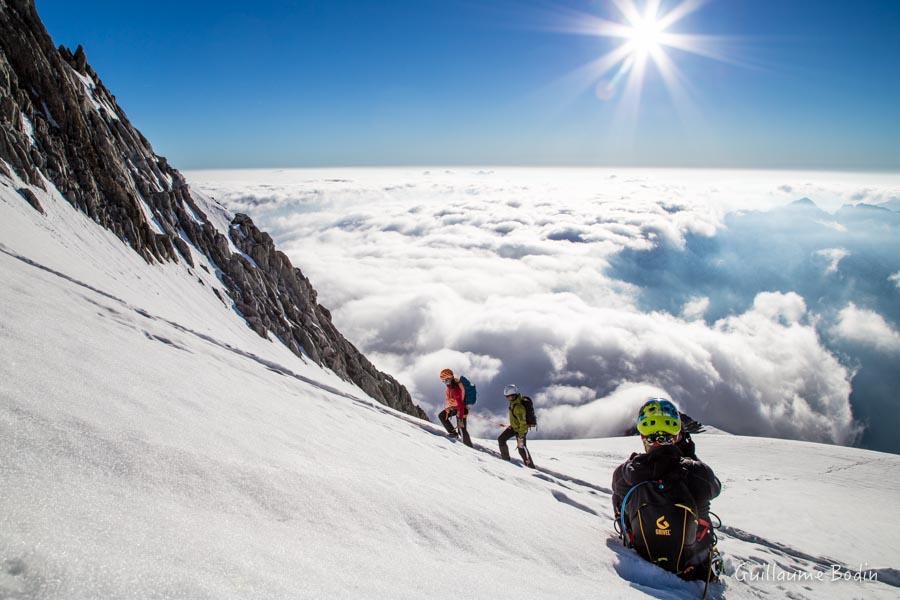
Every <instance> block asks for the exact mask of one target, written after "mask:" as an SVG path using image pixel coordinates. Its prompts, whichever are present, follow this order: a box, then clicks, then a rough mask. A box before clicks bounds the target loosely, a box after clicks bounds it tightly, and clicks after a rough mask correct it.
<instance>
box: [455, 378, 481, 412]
mask: <svg viewBox="0 0 900 600" xmlns="http://www.w3.org/2000/svg"><path fill="white" fill-rule="evenodd" d="M459 382H460V383H461V384H462V385H463V389H464V390H466V406H469V405H470V404H475V399H476V398H477V397H478V390H477V389H475V384H474V383H472V382H471V381H469V380H468V379H466V378H465V377H464V376H462V375H460V376H459Z"/></svg>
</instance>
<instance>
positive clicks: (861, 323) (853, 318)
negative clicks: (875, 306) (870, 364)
mask: <svg viewBox="0 0 900 600" xmlns="http://www.w3.org/2000/svg"><path fill="white" fill-rule="evenodd" d="M832 333H833V334H834V335H836V336H837V337H840V338H842V339H844V340H847V341H849V342H853V343H856V344H860V345H863V346H868V347H871V348H873V349H875V350H878V351H881V352H892V353H893V352H900V333H898V332H897V330H896V329H894V328H893V327H891V325H890V323H888V322H887V321H886V320H885V319H884V317H882V316H881V315H879V314H878V313H877V312H875V311H871V310H867V309H864V308H859V307H858V306H856V305H855V304H853V303H852V302H851V303H850V304H848V305H847V306H846V307H845V308H844V309H843V310H841V312H840V313H839V314H838V319H837V323H836V324H835V325H834V327H833V328H832Z"/></svg>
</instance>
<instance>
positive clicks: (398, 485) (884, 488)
mask: <svg viewBox="0 0 900 600" xmlns="http://www.w3.org/2000/svg"><path fill="white" fill-rule="evenodd" d="M3 183H4V185H0V243H2V247H0V278H2V281H3V282H4V285H3V286H2V288H0V306H2V307H3V308H2V318H0V457H2V460H0V477H2V484H3V485H2V486H0V597H3V598H114V597H115V598H120V597H122V598H124V597H134V598H322V597H327V598H349V597H354V598H358V597H365V598H421V597H434V598H450V597H460V596H461V597H466V598H488V597H490V598H507V597H526V598H531V597H570V598H595V597H598V596H601V597H611V598H630V597H636V598H637V597H646V596H651V597H660V598H694V597H698V596H699V592H700V586H699V584H696V583H685V582H681V581H679V580H677V579H676V578H674V577H673V576H670V575H668V574H665V573H663V572H661V571H659V570H657V569H656V568H654V567H651V566H649V565H647V564H646V563H644V562H642V561H641V560H639V559H637V558H636V557H635V556H634V555H632V554H630V553H629V552H627V551H625V550H623V549H622V548H621V547H620V546H619V545H618V543H617V542H616V540H615V537H614V533H613V529H612V524H611V523H610V520H609V514H610V506H609V490H608V486H609V480H610V474H611V470H612V468H613V467H614V466H615V464H617V463H618V462H619V461H621V460H622V459H624V458H626V457H627V455H628V453H629V452H630V451H631V450H633V449H635V448H636V446H637V443H638V442H637V440H636V439H635V438H627V439H605V440H584V441H577V442H533V451H534V454H535V457H536V460H537V461H538V464H539V466H540V467H541V469H540V470H538V471H537V472H534V471H530V470H526V469H523V468H521V467H520V466H518V465H516V464H512V465H510V464H506V463H503V462H501V461H499V460H498V459H497V457H496V455H495V453H494V452H493V446H494V444H493V442H492V441H490V440H486V441H483V442H481V443H480V444H479V446H480V447H479V450H480V451H472V450H470V449H468V448H465V447H464V446H462V445H461V444H458V443H455V442H451V441H449V440H447V439H446V438H445V437H444V436H443V435H442V433H441V430H440V428H439V427H436V426H434V425H431V424H429V423H426V422H424V421H421V420H418V419H415V418H412V417H410V416H408V415H404V414H402V413H398V412H396V411H393V410H392V409H390V408H387V407H384V406H383V405H381V404H379V403H377V402H375V401H374V400H373V399H371V398H367V397H366V396H365V395H364V394H363V393H362V392H361V391H360V390H359V389H358V388H355V387H354V386H352V385H351V384H348V383H346V382H345V381H343V380H341V379H340V378H338V377H337V376H335V375H334V374H332V373H330V372H328V371H326V370H323V369H321V368H320V367H318V366H316V365H314V364H311V363H306V362H304V361H303V360H302V359H301V358H299V357H297V356H296V355H294V354H292V353H291V352H290V351H289V350H288V349H287V348H284V347H283V346H281V345H279V344H273V343H269V342H267V341H265V340H263V339H262V338H259V337H258V336H256V335H255V334H254V333H253V332H252V331H251V330H249V329H248V328H246V327H245V326H244V325H243V323H242V321H241V319H240V317H239V316H237V315H236V314H235V313H234V311H231V310H229V309H228V308H227V307H225V306H224V305H222V304H221V303H217V301H216V300H215V296H214V295H212V294H209V293H208V291H206V290H205V289H204V288H205V287H207V286H212V285H216V283H217V282H216V279H215V277H214V276H212V275H210V276H209V277H206V276H205V275H204V273H203V270H202V269H195V270H191V271H188V269H187V267H186V266H185V265H183V264H181V265H177V264H148V263H146V262H144V261H143V260H142V259H141V258H140V257H138V256H137V255H136V254H135V253H133V252H132V251H131V250H129V249H128V248H127V247H126V246H124V245H123V244H121V242H120V241H119V240H118V239H117V238H115V237H114V236H112V234H110V233H109V232H108V231H106V230H103V229H101V228H100V227H98V226H97V225H96V224H94V223H93V222H91V221H90V220H89V219H87V218H86V217H84V216H83V214H82V213H79V212H78V211H76V210H75V209H74V208H72V207H71V205H69V204H68V203H67V202H65V201H64V200H63V199H62V198H59V197H57V196H55V195H53V194H52V193H47V194H42V195H41V197H40V201H41V203H42V205H43V206H44V208H45V210H46V212H47V216H46V217H43V216H41V215H40V214H39V213H37V212H36V211H34V210H32V209H31V208H30V207H29V206H28V205H27V204H25V203H24V202H23V201H22V199H21V198H20V197H19V196H18V194H17V193H16V192H15V191H14V189H13V187H14V186H15V185H16V183H17V182H9V181H4V182H3ZM198 277H199V278H200V279H201V280H203V281H204V285H201V284H200V283H198V282H197V278H198ZM209 298H213V301H210V300H209ZM698 445H699V453H700V455H701V456H703V457H704V458H706V459H707V460H709V461H710V463H711V464H713V466H714V467H715V468H716V470H717V471H718V472H719V474H720V476H721V477H722V479H723V481H724V482H725V486H726V488H725V492H724V494H723V496H722V498H721V500H719V501H717V502H716V503H715V505H714V510H716V512H718V514H719V515H721V516H722V518H723V520H724V521H725V525H726V527H728V529H726V530H724V531H723V533H722V535H721V538H722V541H721V547H722V550H723V551H724V552H725V554H726V557H727V558H728V560H729V564H730V568H731V569H732V571H733V572H734V574H735V575H736V576H739V575H740V571H739V569H740V568H741V567H740V565H741V563H742V561H744V560H745V559H752V560H757V561H759V562H760V563H765V564H768V563H771V564H775V565H780V566H779V567H778V568H781V569H800V570H807V569H810V568H812V567H813V566H819V567H820V568H821V569H824V571H823V572H824V573H826V580H825V581H814V582H802V583H798V582H777V581H746V580H744V581H740V580H738V579H736V578H734V577H732V578H729V579H727V580H726V582H725V583H724V584H723V585H719V586H716V587H715V588H714V594H715V595H718V596H722V595H724V596H727V597H729V598H758V597H767V596H772V597H785V596H790V597H794V598H803V597H806V598H821V597H835V598H853V597H860V596H864V597H867V598H893V597H896V595H897V587H896V586H897V585H898V583H900V581H898V578H897V574H896V572H895V571H890V570H887V569H889V568H891V567H896V566H897V565H898V564H900V560H898V552H897V550H896V547H897V546H896V544H894V543H893V540H894V539H895V538H896V536H897V534H898V525H896V522H895V521H894V520H893V519H892V518H891V516H892V515H891V511H892V509H893V507H894V506H895V505H896V497H897V494H896V492H897V484H896V482H895V481H893V480H892V479H893V478H892V475H895V474H896V473H897V472H898V467H900V457H896V456H893V455H886V454H879V453H874V452H867V451H861V450H855V449H850V448H842V447H832V446H821V445H815V444H806V443H798V442H788V441H775V440H767V439H755V438H746V437H739V436H699V438H698ZM786 486H789V487H786ZM861 506H864V507H865V510H860V507H861ZM841 509H843V510H841ZM832 561H838V562H840V563H841V564H843V565H846V566H850V567H853V568H856V563H857V562H868V563H869V564H868V566H867V567H866V568H877V569H885V570H882V571H880V572H879V573H878V575H879V577H880V581H877V582H873V581H865V582H853V581H850V582H831V581H830V570H829V569H830V563H831V562H832Z"/></svg>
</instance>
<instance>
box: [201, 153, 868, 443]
mask: <svg viewBox="0 0 900 600" xmlns="http://www.w3.org/2000/svg"><path fill="white" fill-rule="evenodd" d="M608 175H609V174H608V173H605V172H602V171H593V170H588V169H584V170H579V169H574V170H541V169H535V170H497V171H496V172H493V173H480V174H478V173H475V172H467V171H462V172H460V171H456V172H452V173H447V172H443V171H430V172H428V173H422V172H420V171H410V170H358V171H337V172H335V171H327V170H326V171H318V172H317V171H295V172H274V171H261V172H253V173H247V172H230V173H214V174H210V173H206V174H203V173H194V174H189V176H190V177H191V179H192V181H194V182H195V184H196V183H200V187H201V188H202V189H203V190H204V191H206V192H208V193H210V194H212V195H214V196H216V197H217V199H219V200H220V201H223V202H224V203H225V204H226V205H228V206H230V207H231V208H232V209H233V210H236V211H246V212H249V213H250V214H251V215H252V216H253V217H254V219H255V220H256V221H257V223H258V224H259V225H260V227H262V228H264V229H267V230H269V231H270V232H271V233H272V234H273V237H274V238H275V239H276V241H277V243H278V244H279V247H280V248H281V249H283V250H284V251H285V252H286V253H287V254H288V255H289V256H290V257H291V259H292V260H293V261H294V263H295V264H296V265H298V266H300V267H301V268H302V270H303V271H304V274H305V275H306V276H307V277H309V278H310V280H311V281H312V282H313V283H314V285H315V286H316V288H317V289H318V291H319V298H320V302H322V303H323V304H324V305H325V306H328V307H329V308H331V309H332V312H333V315H334V319H335V323H336V325H337V326H338V328H339V329H341V331H343V332H344V334H345V335H347V337H348V338H349V339H351V340H352V341H353V342H354V343H355V344H357V345H358V346H359V347H360V348H361V349H362V350H363V351H364V352H365V353H366V354H367V355H368V356H369V357H370V358H371V359H372V360H373V361H374V362H375V363H376V364H377V365H378V366H379V367H381V368H384V369H385V370H387V371H389V372H391V373H392V374H393V375H395V376H397V377H398V379H399V380H400V381H402V382H403V383H404V384H406V385H407V386H408V387H409V389H410V392H411V393H412V394H413V396H414V398H415V399H416V400H417V401H418V402H420V403H422V404H423V407H424V408H426V410H428V411H430V412H431V413H434V412H436V410H437V409H438V408H439V407H440V406H441V405H442V402H443V400H442V394H443V389H442V387H441V386H440V382H439V381H438V377H437V373H438V372H439V371H440V369H441V368H444V367H450V368H452V369H454V370H455V371H459V372H463V373H466V374H467V375H471V376H472V379H473V380H474V381H475V382H476V384H477V385H478V388H479V400H478V405H477V410H476V411H475V414H474V416H473V419H472V423H471V426H472V429H473V430H474V431H475V433H477V434H480V435H485V436H493V435H495V433H496V432H495V425H496V421H498V420H503V419H505V414H504V412H505V401H504V400H503V398H502V395H501V394H500V389H501V388H502V386H503V385H504V384H506V383H510V382H512V383H516V384H518V385H519V386H520V388H522V389H523V390H524V391H525V392H526V393H528V394H529V395H531V396H532V397H533V398H535V400H536V402H537V405H538V407H539V410H540V420H541V426H540V428H539V431H538V433H539V434H540V435H543V436H571V435H579V436H580V435H600V434H611V433H618V432H621V431H623V430H624V429H625V428H627V426H628V425H629V424H630V423H631V420H632V418H633V413H634V411H635V410H636V406H635V403H638V402H639V400H640V399H641V398H638V396H641V397H642V398H643V396H644V395H645V394H649V393H657V392H658V393H663V392H664V393H665V394H666V395H670V397H672V399H673V400H674V401H676V402H677V403H680V404H681V405H682V407H683V408H684V409H685V410H686V411H687V412H689V413H690V414H691V415H692V416H695V417H696V418H699V419H701V420H704V421H707V422H709V423H710V424H712V425H717V426H720V427H722V428H723V429H726V430H730V431H733V432H735V433H752V434H762V435H773V436H783V437H796V438H804V439H812V440H820V441H831V442H847V441H850V440H852V439H853V438H854V436H855V435H856V433H857V428H856V425H855V423H854V421H853V417H852V414H851V411H850V405H849V395H850V384H849V379H850V373H849V372H848V371H847V369H846V368H844V367H843V366H841V365H840V363H838V362H837V360H836V359H835V358H834V357H833V356H832V355H831V354H830V353H829V352H828V351H827V350H826V349H825V348H824V347H823V346H822V344H821V342H820V340H819V338H818V336H817V335H816V331H815V328H814V322H813V319H811V318H810V317H809V315H808V314H807V308H806V305H805V303H804V301H803V299H802V298H801V297H800V296H798V295H797V294H792V293H788V294H784V293H777V292H766V293H762V294H758V295H757V296H756V297H755V299H754V301H753V304H752V306H751V307H750V308H748V309H747V310H746V311H744V312H743V313H742V314H739V315H733V316H731V317H727V318H725V319H721V320H719V321H717V322H716V323H714V324H712V325H707V324H706V323H705V322H704V321H703V320H702V317H703V316H705V315H707V314H708V311H709V308H710V300H709V298H707V297H706V296H699V295H698V296H695V297H694V298H693V299H692V300H691V301H689V302H687V303H686V304H685V305H684V306H683V307H682V317H684V318H679V317H677V316H673V315H670V314H666V313H659V312H644V311H642V310H641V309H640V308H639V307H638V300H637V296H638V292H639V289H638V288H637V287H636V286H635V285H634V284H629V283H626V282H624V281H620V280H617V279H613V278H611V277H610V276H609V275H607V274H606V273H607V266H608V264H609V261H610V260H612V259H613V258H614V257H615V256H616V255H618V254H619V253H620V252H622V251H623V250H624V249H631V250H650V249H652V248H654V247H656V246H659V245H665V246H668V247H672V248H683V247H684V246H685V240H686V239H687V237H688V236H701V237H703V236H711V235H713V234H715V233H716V232H717V231H719V230H720V228H721V227H722V226H723V225H722V222H723V218H724V215H725V212H726V209H727V208H729V205H727V204H725V203H722V202H718V200H715V199H717V198H720V197H730V195H732V193H733V194H734V195H735V196H737V198H738V199H737V200H732V201H731V202H738V201H746V196H741V194H745V193H746V191H745V190H744V187H742V186H741V185H738V183H739V182H743V185H744V186H746V185H749V186H750V187H751V188H752V189H753V190H756V191H759V190H763V189H765V190H767V191H766V192H765V193H767V194H769V196H768V197H774V196H777V195H778V193H777V191H776V188H775V187H774V186H772V185H771V181H770V180H765V181H764V180H760V181H758V182H755V183H754V182H752V181H751V184H747V176H739V175H730V174H727V173H725V174H722V173H716V174H715V175H708V176H704V177H700V176H695V175H691V174H687V175H684V174H682V175H678V177H683V178H684V180H683V181H675V182H674V183H673V182H672V181H670V180H669V177H668V175H667V176H666V177H658V176H652V175H648V174H646V173H643V172H628V176H627V177H625V176H623V177H619V178H615V179H612V178H610V177H609V176H608ZM780 176H781V175H779V177H780ZM675 178H676V179H677V177H675ZM717 178H718V179H717ZM751 179H752V177H751ZM754 186H755V187H754ZM714 188H715V191H713V189H714ZM760 193H762V192H760ZM260 198H264V199H266V201H265V202H259V201H258V200H259V199H260ZM270 199H272V200H270ZM777 201H778V202H783V198H779V199H778V200H777ZM773 202H774V200H773ZM832 258H833V257H832ZM838 260H839V259H838ZM651 391H652V392H651Z"/></svg>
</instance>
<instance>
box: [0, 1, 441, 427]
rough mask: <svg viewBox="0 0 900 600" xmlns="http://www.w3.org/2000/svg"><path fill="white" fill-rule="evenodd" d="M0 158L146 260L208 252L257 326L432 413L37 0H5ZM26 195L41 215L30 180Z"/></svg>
mask: <svg viewBox="0 0 900 600" xmlns="http://www.w3.org/2000/svg"><path fill="white" fill-rule="evenodd" d="M0 159H2V160H3V161H5V163H6V164H5V165H4V162H0V174H5V175H6V176H9V175H10V173H8V172H7V171H8V169H7V168H6V167H7V165H8V167H10V168H11V169H12V170H13V171H15V174H16V175H17V176H18V177H19V178H20V179H22V180H23V181H24V182H25V183H26V184H28V185H29V186H33V187H35V188H40V189H44V190H46V189H47V185H48V182H49V184H52V185H53V186H55V188H56V189H57V190H58V191H59V192H60V193H61V194H62V195H63V196H64V197H65V198H66V199H67V200H68V201H69V203H71V204H72V206H74V207H75V208H77V209H78V210H80V211H82V212H84V213H85V214H87V215H88V216H89V217H90V218H91V219H93V220H94V221H95V222H97V223H98V224H99V225H101V226H102V227H105V228H107V229H109V230H111V231H113V232H114V233H115V234H116V235H117V236H118V237H119V238H121V239H122V240H123V241H124V242H125V243H127V244H128V245H129V246H131V248H133V249H134V251H135V252H137V253H138V254H140V255H141V256H142V257H143V258H144V259H145V260H146V261H148V262H165V261H181V260H183V261H185V263H186V264H187V265H189V266H191V267H194V265H195V262H196V259H197V258H198V257H199V255H202V256H205V257H206V258H208V259H209V261H210V262H211V263H212V264H213V265H215V267H217V268H218V270H219V273H220V278H221V280H222V283H223V284H224V286H225V288H226V289H227V290H228V293H229V295H230V296H231V300H232V303H233V307H234V309H235V310H236V311H238V312H239V313H240V314H241V316H242V317H243V318H244V319H245V320H246V322H247V325H248V326H249V327H250V328H251V329H253V330H254V331H255V332H256V333H257V334H259V335H260V336H262V337H267V336H268V335H269V332H271V333H272V334H273V335H275V336H277V337H278V338H279V339H280V340H281V341H282V342H283V343H284V344H285V345H286V346H287V347H288V348H290V349H291V350H292V351H293V352H294V353H295V354H297V355H299V356H305V357H308V358H309V359H311V360H313V361H314V362H316V363H318V364H320V365H323V366H325V367H327V368H329V369H331V370H332V371H334V372H335V373H337V374H338V375H339V376H341V377H343V378H345V379H348V380H350V381H352V382H354V383H356V384H357V385H358V386H360V387H361V388H362V389H363V390H365V391H366V393H368V394H370V395H371V396H372V397H374V398H376V399H377V400H379V401H381V402H383V403H384V404H386V405H388V406H391V407H393V408H396V409H398V410H401V411H403V412H406V413H408V414H411V415H415V416H418V417H422V418H425V415H424V413H423V412H422V410H421V409H420V408H419V407H418V406H416V405H415V404H413V402H412V399H411V398H410V395H409V393H408V392H407V390H406V389H405V388H404V387H403V386H402V385H400V384H399V383H398V382H397V381H396V380H395V379H394V378H393V377H391V376H390V375H387V374H385V373H382V372H380V371H378V370H377V369H376V368H375V367H374V366H373V365H372V363H371V362H369V361H368V360H367V359H366V357H365V356H363V355H362V354H361V353H360V352H359V351H358V350H357V349H356V348H355V347H354V346H353V345H352V344H351V343H350V342H348V341H347V340H346V339H345V338H344V336H343V335H341V333H340V332H339V331H338V330H337V329H336V328H335V327H334V325H333V324H332V321H331V314H330V313H329V312H328V310H327V309H326V308H324V307H323V306H321V305H320V304H318V302H317V300H316V291H315V289H314V288H313V286H312V284H311V283H310V282H309V280H308V279H306V277H304V276H303V273H301V271H300V270H299V269H297V268H295V267H294V266H293V265H292V264H291V261H290V260H288V258H287V256H285V255H284V254H283V253H281V252H279V251H278V250H276V248H275V245H274V243H273V242H272V238H271V237H270V236H269V235H268V234H267V233H264V232H262V231H260V230H259V229H258V228H257V227H256V226H255V225H254V224H253V221H252V220H251V219H250V218H249V217H247V216H246V215H240V214H239V215H236V216H235V217H234V220H233V221H232V223H231V225H230V228H229V231H228V238H230V242H231V243H229V239H228V238H226V237H225V235H224V234H223V233H222V232H220V231H218V230H217V229H216V227H215V226H214V225H213V224H212V223H211V222H210V220H209V217H208V215H206V214H205V212H204V211H203V210H202V209H201V208H200V206H199V205H198V203H197V202H196V200H195V198H194V197H193V196H192V194H191V190H190V188H189V187H188V185H187V184H186V182H185V180H184V177H183V176H182V175H181V173H179V172H178V171H177V170H175V169H173V168H172V167H170V166H169V164H168V162H167V161H166V159H165V158H163V157H161V156H157V155H156V154H155V153H154V152H153V148H152V147H151V146H150V143H149V142H148V141H147V140H146V138H145V137H144V136H143V135H141V133H140V132H139V131H138V130H137V129H135V128H134V127H133V126H132V125H131V123H130V122H129V121H128V119H127V117H126V116H125V113H124V112H123V111H122V110H121V108H119V106H118V104H117V103H116V99H115V97H114V96H113V95H112V94H110V92H109V91H108V90H107V89H106V87H105V86H104V85H103V83H102V81H101V80H100V78H99V77H98V76H97V74H96V73H95V72H94V70H93V69H92V68H91V66H90V64H89V63H88V60H87V56H86V54H85V51H84V49H83V48H82V47H81V46H79V47H78V48H77V49H76V50H75V52H74V53H72V52H71V51H69V50H68V49H66V48H63V47H60V48H59V49H57V48H55V47H54V45H53V42H52V40H51V39H50V36H49V35H48V33H47V31H46V30H45V28H44V26H43V24H42V23H41V21H40V18H39V17H38V14H37V11H36V9H35V6H34V2H33V0H0ZM19 193H20V194H21V195H22V197H23V198H24V199H25V200H26V201H28V202H29V204H31V205H32V206H33V207H34V208H35V209H36V210H38V211H40V212H42V213H43V209H42V207H41V206H40V203H39V202H38V199H37V197H36V196H35V194H34V193H33V192H32V191H31V190H30V189H29V188H28V187H22V188H21V189H20V190H19ZM232 244H233V246H234V247H235V248H237V249H238V252H233V251H232ZM195 253H196V254H195ZM203 262H205V261H203V260H201V261H200V263H201V266H203V264H202V263H203ZM204 268H205V267H204ZM210 293H215V294H216V295H217V296H218V295H219V294H218V291H217V290H211V291H210ZM219 297H220V299H221V300H223V301H225V299H224V298H222V297H221V296H219Z"/></svg>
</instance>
